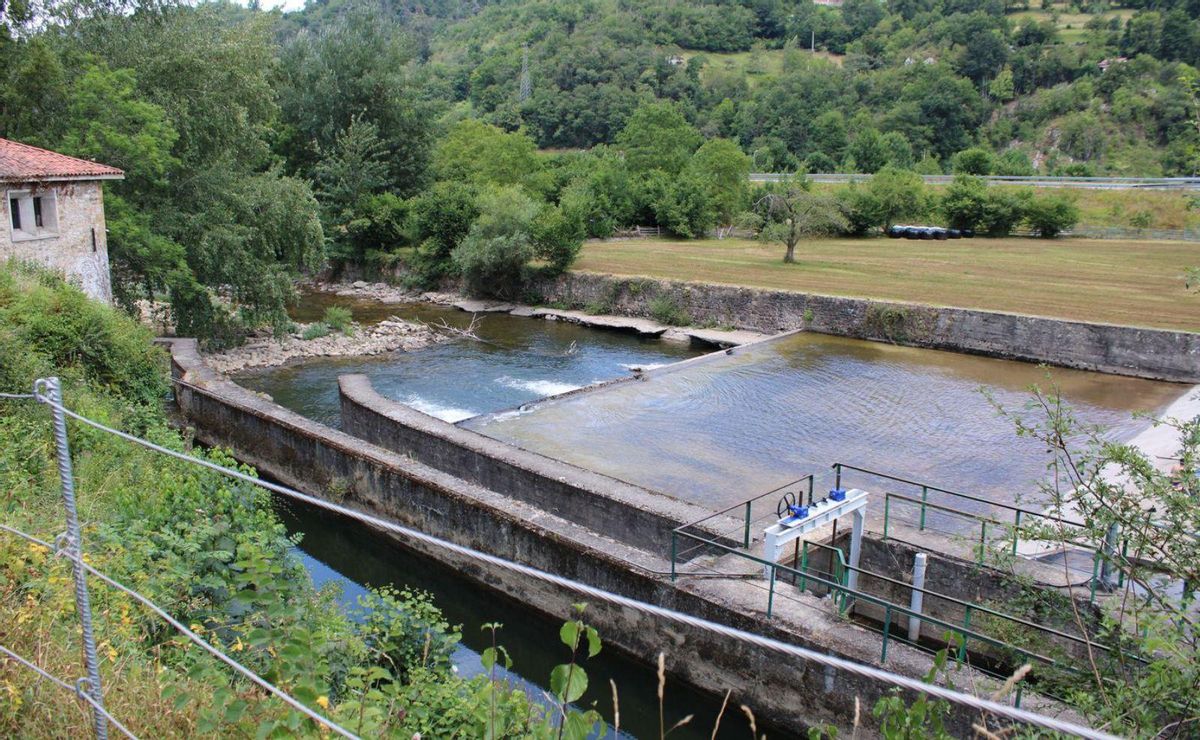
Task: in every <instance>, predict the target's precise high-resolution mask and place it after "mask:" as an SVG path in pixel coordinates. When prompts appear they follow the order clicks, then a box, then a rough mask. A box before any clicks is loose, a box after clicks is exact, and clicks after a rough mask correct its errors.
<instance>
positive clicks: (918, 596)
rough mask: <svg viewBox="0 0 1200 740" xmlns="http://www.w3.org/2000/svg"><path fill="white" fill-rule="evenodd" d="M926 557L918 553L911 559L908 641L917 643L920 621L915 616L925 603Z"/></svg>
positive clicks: (919, 635) (919, 633)
mask: <svg viewBox="0 0 1200 740" xmlns="http://www.w3.org/2000/svg"><path fill="white" fill-rule="evenodd" d="M927 560H928V556H927V555H926V554H925V553H923V552H919V553H917V554H916V555H915V556H914V557H913V575H912V595H911V596H909V600H908V608H909V610H910V611H911V612H912V614H910V615H909V617H908V640H909V642H914V643H915V642H917V641H919V640H920V639H921V620H920V619H918V618H917V615H919V614H920V613H921V607H922V606H924V602H925V564H926V561H927Z"/></svg>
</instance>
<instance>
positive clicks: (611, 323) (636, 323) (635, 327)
mask: <svg viewBox="0 0 1200 740" xmlns="http://www.w3.org/2000/svg"><path fill="white" fill-rule="evenodd" d="M529 315H530V316H533V317H536V318H543V319H556V320H560V321H570V322H572V323H575V324H580V325H582V326H594V327H598V328H601V329H620V330H623V331H635V332H637V333H638V334H641V335H643V336H649V337H657V336H661V335H662V334H663V333H664V332H666V331H667V329H669V328H670V327H668V326H667V325H666V324H660V323H658V322H657V321H652V320H651V319H639V318H634V317H631V316H605V315H596V316H593V315H592V314H588V313H584V312H583V311H564V310H561V309H558V308H535V309H533V311H532V312H531V313H530V314H529Z"/></svg>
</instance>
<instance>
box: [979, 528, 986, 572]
mask: <svg viewBox="0 0 1200 740" xmlns="http://www.w3.org/2000/svg"><path fill="white" fill-rule="evenodd" d="M986 554H987V519H984V520H982V521H980V522H979V564H980V565H983V561H984V560H985V557H984V556H985V555H986Z"/></svg>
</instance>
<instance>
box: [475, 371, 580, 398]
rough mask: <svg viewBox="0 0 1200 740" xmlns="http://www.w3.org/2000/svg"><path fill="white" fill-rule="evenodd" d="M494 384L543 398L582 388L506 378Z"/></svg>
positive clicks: (564, 384)
mask: <svg viewBox="0 0 1200 740" xmlns="http://www.w3.org/2000/svg"><path fill="white" fill-rule="evenodd" d="M496 382H497V383H500V384H501V385H504V386H507V387H509V388H513V389H515V390H519V391H528V392H530V393H534V394H537V395H538V396H539V397H543V398H544V397H546V396H557V395H559V394H561V393H569V392H571V391H577V390H579V389H580V388H582V387H583V386H581V385H571V384H570V383H556V382H554V381H553V380H518V379H516V378H509V377H507V376H506V377H503V378H498V379H497V380H496Z"/></svg>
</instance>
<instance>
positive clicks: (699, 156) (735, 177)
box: [687, 139, 750, 224]
mask: <svg viewBox="0 0 1200 740" xmlns="http://www.w3.org/2000/svg"><path fill="white" fill-rule="evenodd" d="M687 175H689V176H691V177H695V178H697V179H698V180H699V181H700V182H701V183H703V184H704V187H705V189H706V191H707V195H708V201H709V203H710V205H711V207H712V209H713V211H714V214H715V216H716V221H717V223H718V224H731V223H733V221H734V219H735V218H736V217H737V215H738V214H740V213H742V212H743V211H745V210H746V207H747V206H748V205H749V204H750V158H749V157H747V156H746V154H745V152H743V151H742V149H741V147H739V146H738V145H737V143H735V142H733V141H730V140H729V139H712V140H710V141H707V142H705V143H704V145H703V146H701V147H700V148H699V149H698V150H696V153H695V154H693V155H692V159H691V161H690V162H688V166H687Z"/></svg>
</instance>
